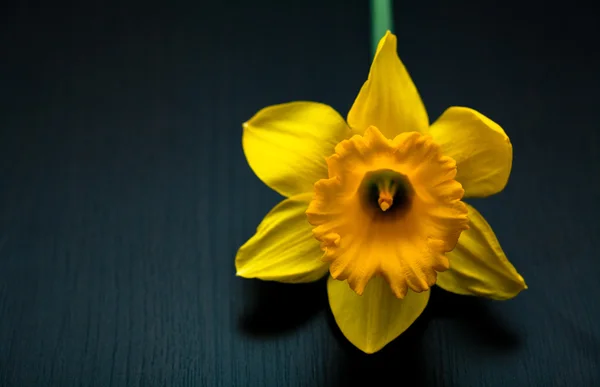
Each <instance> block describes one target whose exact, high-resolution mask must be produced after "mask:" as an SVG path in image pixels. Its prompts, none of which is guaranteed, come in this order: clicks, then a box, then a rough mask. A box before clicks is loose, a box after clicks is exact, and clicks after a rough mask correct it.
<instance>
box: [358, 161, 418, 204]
mask: <svg viewBox="0 0 600 387" xmlns="http://www.w3.org/2000/svg"><path fill="white" fill-rule="evenodd" d="M359 192H360V195H361V196H362V198H361V199H362V201H363V206H364V207H365V210H366V211H369V210H373V209H375V210H376V211H377V212H378V213H379V214H381V213H382V212H383V213H385V215H391V214H394V215H399V214H401V213H404V212H406V211H407V210H408V209H409V208H410V203H411V198H412V196H413V195H414V192H413V189H412V186H411V185H410V182H409V181H408V179H407V178H406V176H404V175H402V174H401V173H398V172H396V171H392V170H391V169H380V170H377V171H371V172H367V173H366V174H365V177H364V178H363V180H362V183H361V185H360V188H359Z"/></svg>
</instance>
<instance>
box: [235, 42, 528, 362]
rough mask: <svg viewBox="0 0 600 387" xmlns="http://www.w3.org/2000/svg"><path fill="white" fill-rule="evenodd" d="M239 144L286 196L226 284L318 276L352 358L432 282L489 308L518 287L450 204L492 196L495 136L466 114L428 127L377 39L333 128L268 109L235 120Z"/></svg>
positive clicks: (506, 146)
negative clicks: (362, 78) (484, 301)
mask: <svg viewBox="0 0 600 387" xmlns="http://www.w3.org/2000/svg"><path fill="white" fill-rule="evenodd" d="M243 148H244V152H245V155H246V158H247V160H248V163H249V165H250V167H251V168H252V170H253V171H254V173H256V175H257V176H258V177H259V178H260V179H261V180H262V181H263V182H264V183H265V184H266V185H268V186H269V187H271V188H272V189H274V190H275V191H277V192H279V193H280V194H281V195H283V196H285V197H286V199H285V200H283V201H282V202H281V203H279V204H278V205H277V206H275V207H274V208H273V209H272V210H271V211H270V212H269V213H268V214H267V215H266V217H265V218H264V220H263V221H262V223H261V224H260V225H259V226H258V229H257V231H256V234H255V235H254V236H253V237H252V238H250V239H249V240H248V241H247V242H246V243H245V244H244V245H243V246H242V247H241V248H240V249H239V251H238V253H237V256H236V269H237V275H238V276H242V277H246V278H259V279H262V280H272V281H280V282H288V283H302V282H311V281H316V280H318V279H320V278H322V277H323V276H325V275H326V274H327V272H329V273H330V276H329V279H328V282H327V290H328V296H329V304H330V306H331V310H332V312H333V315H334V317H335V321H336V322H337V324H338V326H339V328H340V329H341V331H342V332H343V334H344V335H345V336H346V338H347V339H348V340H349V341H350V342H351V343H352V344H354V345H355V346H356V347H358V348H359V349H361V350H362V351H364V352H366V353H373V352H376V351H378V350H380V349H381V348H383V347H384V346H385V345H386V344H388V343H389V342H390V341H392V340H393V339H395V338H396V337H397V336H398V335H400V334H401V333H402V332H404V331H405V330H406V329H407V328H408V327H409V326H410V325H411V324H412V323H413V322H414V321H415V320H416V318H417V317H418V316H419V315H420V314H421V312H422V311H423V310H424V308H425V306H426V305H427V302H428V300H429V294H430V292H429V289H430V288H431V287H432V286H433V285H434V284H437V285H438V286H440V287H442V288H443V289H446V290H448V291H450V292H454V293H458V294H462V295H476V296H483V297H488V298H492V299H500V300H503V299H509V298H512V297H514V296H516V295H517V294H518V293H519V292H520V291H521V290H523V289H526V288H527V287H526V285H525V281H524V280H523V277H521V276H520V275H519V273H518V272H517V271H516V270H515V268H514V267H513V265H512V264H511V263H510V262H509V261H508V260H507V258H506V256H505V254H504V252H503V251H502V248H501V247H500V244H499V242H498V239H497V238H496V236H495V234H494V232H493V231H492V229H491V227H490V226H489V225H488V223H487V222H486V221H485V219H484V218H483V217H482V216H481V214H480V213H479V212H477V210H475V209H474V208H473V207H471V206H470V205H468V204H466V203H464V202H463V201H462V199H463V198H466V197H486V196H489V195H493V194H495V193H497V192H499V191H501V190H502V189H504V187H505V186H506V183H507V181H508V177H509V174H510V170H511V165H512V145H511V143H510V140H509V138H508V136H507V135H506V133H505V132H504V130H503V129H502V128H501V127H500V126H499V125H498V124H496V123H495V122H494V121H492V120H491V119H489V118H487V117H485V116H484V115H483V114H481V113H479V112H477V111H475V110H473V109H469V108H466V107H451V108H449V109H447V110H446V111H445V112H444V113H443V114H442V116H441V117H440V118H438V119H437V121H435V122H434V123H433V124H431V125H430V124H429V119H428V116H427V112H426V110H425V107H424V106H423V103H422V101H421V98H420V96H419V94H418V92H417V89H416V87H415V85H414V84H413V82H412V80H411V78H410V76H409V75H408V73H407V71H406V69H405V67H404V65H403V64H402V62H401V61H400V58H399V57H398V55H397V52H396V37H395V36H394V35H393V34H391V33H390V32H389V31H388V32H387V33H386V34H385V36H384V37H383V38H382V39H381V40H380V42H379V45H378V47H377V52H376V54H375V57H374V59H373V63H372V65H371V69H370V73H369V77H368V79H367V81H366V83H365V84H364V85H363V87H362V89H361V90H360V92H359V94H358V97H357V98H356V101H355V102H354V105H353V106H352V108H351V110H350V112H349V114H348V119H347V123H346V122H345V121H344V119H343V118H342V117H341V116H340V115H339V114H338V113H337V112H336V111H335V110H334V109H333V108H331V107H329V106H327V105H324V104H320V103H314V102H292V103H286V104H281V105H275V106H270V107H267V108H264V109H263V110H261V111H259V112H258V113H257V114H256V115H255V116H254V117H252V118H251V119H250V120H249V121H248V122H246V123H245V124H244V125H243Z"/></svg>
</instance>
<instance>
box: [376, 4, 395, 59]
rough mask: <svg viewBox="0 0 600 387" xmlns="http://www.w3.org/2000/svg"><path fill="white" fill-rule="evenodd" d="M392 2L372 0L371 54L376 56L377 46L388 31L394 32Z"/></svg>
mask: <svg viewBox="0 0 600 387" xmlns="http://www.w3.org/2000/svg"><path fill="white" fill-rule="evenodd" d="M393 28H394V20H393V18H392V0H371V52H372V53H373V55H375V52H376V51H377V44H378V43H379V40H380V39H381V38H383V36H384V35H385V33H386V31H387V30H390V31H392V30H393Z"/></svg>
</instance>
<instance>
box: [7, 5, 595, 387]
mask: <svg viewBox="0 0 600 387" xmlns="http://www.w3.org/2000/svg"><path fill="white" fill-rule="evenodd" d="M480 3H486V4H483V5H482V4H478V5H472V4H475V2H466V1H457V2H456V1H455V2H450V3H449V2H445V1H432V2H419V1H412V2H408V1H402V2H397V5H396V15H395V21H396V23H397V28H396V33H397V34H398V37H399V50H400V55H401V57H402V58H403V60H404V61H405V63H406V65H407V67H408V69H409V71H411V73H412V75H413V78H414V80H415V82H416V84H417V86H418V87H419V89H420V91H421V94H422V96H423V99H424V101H425V104H426V105H427V107H428V110H429V113H430V117H431V118H432V119H433V118H435V117H437V116H438V115H439V114H440V113H441V112H442V111H443V110H444V109H445V108H446V107H447V106H449V105H466V106H470V107H474V108H476V109H478V110H480V111H482V112H483V113H485V114H487V115H489V116H490V117H492V118H493V119H494V120H496V121H497V122H499V123H500V124H501V125H503V127H504V128H505V129H506V131H507V132H508V134H509V135H510V137H511V139H512V142H513V144H514V167H513V173H512V177H511V180H510V182H509V185H508V187H507V188H506V190H505V191H504V192H503V193H501V194H500V195H498V196H495V197H492V198H489V199H487V200H479V201H476V202H474V204H475V205H476V206H477V207H478V208H479V209H480V210H481V212H482V213H483V214H484V215H485V216H486V217H487V219H488V220H489V222H490V223H491V224H492V226H493V227H494V228H495V230H496V233H497V235H498V237H499V239H500V241H501V243H502V244H503V247H504V249H505V251H506V252H507V254H508V256H509V257H510V258H511V260H512V261H513V262H514V264H515V266H516V267H517V268H518V269H519V270H520V272H521V273H522V274H523V276H524V277H525V279H526V280H527V283H528V285H529V290H527V291H525V292H523V293H522V294H521V295H520V296H519V297H518V298H516V299H515V300H512V301H508V302H503V303H500V302H491V301H486V300H479V299H474V298H464V297H458V296H453V295H450V294H447V293H444V292H442V291H441V290H438V291H435V292H434V294H433V298H432V302H431V304H430V305H429V306H428V308H427V310H426V313H425V314H424V315H423V316H422V317H421V318H420V319H419V320H418V321H417V323H416V324H415V325H414V326H413V327H411V328H410V329H409V331H407V332H406V333H405V334H404V335H403V336H402V337H401V338H400V339H399V340H397V341H396V342H394V343H393V344H392V345H390V346H388V347H387V348H386V349H385V350H383V351H382V352H380V353H378V354H376V355H373V356H366V355H363V354H362V353H360V352H359V351H357V350H356V349H354V348H353V347H352V346H351V345H349V344H348V343H347V342H346V341H345V339H344V338H343V337H342V336H341V334H340V333H339V331H338V329H337V327H336V326H335V323H333V320H332V317H331V314H330V312H329V309H328V307H327V302H326V294H325V287H324V284H323V283H317V284H312V285H296V286H293V285H292V286H290V285H287V286H286V285H280V284H273V283H261V282H259V281H251V280H243V279H241V278H236V277H235V275H234V264H233V258H234V255H235V252H236V249H237V248H238V246H239V245H240V244H242V243H243V242H244V241H245V240H246V239H247V238H248V237H250V236H251V235H252V233H253V232H254V230H255V227H256V226H257V225H258V223H259V221H260V220H261V218H262V216H263V215H264V214H265V213H266V212H267V211H268V210H269V209H270V208H271V207H272V206H273V205H275V204H276V203H277V201H278V200H279V198H278V196H277V195H276V194H274V193H272V192H271V191H270V190H269V189H268V188H267V187H265V186H264V185H263V184H262V183H261V182H260V181H259V180H258V179H257V178H256V177H255V176H254V175H253V174H252V172H251V170H250V168H249V167H248V166H247V164H246V162H245V159H244V156H243V153H242V149H241V126H240V124H241V123H242V122H243V121H244V120H246V119H248V118H249V117H250V116H251V115H252V114H253V113H254V112H255V111H256V110H258V109H260V108H262V107H264V106H266V105H269V104H274V103H279V102H285V101H290V100H299V99H304V100H315V101H321V102H325V103H328V104H331V105H332V106H334V107H335V108H336V109H338V110H339V111H340V112H342V114H345V113H346V112H347V110H348V108H349V107H350V105H351V103H352V102H353V98H354V97H355V95H356V93H357V91H358V89H359V87H360V86H361V84H362V82H363V81H364V80H365V77H366V75H367V72H368V67H369V64H370V53H369V52H370V49H369V46H368V45H369V35H368V34H369V25H368V4H367V2H366V1H358V0H355V1H342V0H338V1H328V2H322V1H316V0H311V1H302V2H293V3H287V2H281V1H266V0H257V1H253V2H226V4H225V3H223V4H221V3H220V2H213V3H207V4H203V3H202V2H190V3H189V4H184V3H178V4H175V3H171V4H172V5H170V6H166V5H156V4H154V3H152V2H138V3H133V2H128V3H118V2H103V3H102V2H98V3H89V2H77V3H76V4H71V5H70V6H69V5H67V4H55V5H52V6H51V5H46V6H43V7H42V8H39V7H34V6H33V5H32V4H30V3H27V2H21V3H19V4H12V5H3V6H2V7H3V8H2V10H1V11H0V22H1V23H0V32H1V34H0V39H1V40H0V44H1V46H0V47H1V48H2V50H1V52H0V385H2V386H10V387H26V386H60V387H65V386H86V387H87V386H99V387H113V386H224V387H229V386H276V387H283V386H336V385H351V384H360V383H363V384H361V385H380V384H381V385H386V386H388V385H394V386H411V387H412V386H421V385H422V386H458V387H462V386H482V387H486V386H511V387H512V386H514V387H520V386H542V387H550V386H568V387H579V386H581V387H593V386H598V385H600V323H599V321H600V307H599V306H598V305H599V304H598V298H599V296H600V281H599V280H598V273H599V272H600V258H599V253H598V247H597V243H598V239H597V238H598V236H599V235H600V233H599V226H598V215H599V214H600V200H599V199H600V185H599V179H598V176H600V160H599V159H600V147H599V136H600V135H599V131H600V128H599V124H598V122H599V120H598V90H599V89H600V75H599V72H598V68H599V64H600V60H599V57H598V44H597V41H596V38H595V36H596V34H597V33H598V27H597V24H595V18H594V15H593V11H592V10H591V8H586V7H585V6H584V5H583V4H581V5H579V4H576V3H574V2H568V3H557V5H555V6H554V5H548V3H547V2H546V3H542V2H535V3H534V2H528V3H522V2H519V3H516V2H513V3H510V2H508V3H506V2H504V3H502V5H497V6H493V5H491V4H492V3H493V2H480ZM488 3H489V4H488ZM48 4H50V3H48ZM469 4H471V5H469ZM388 378H389V381H387V380H388ZM365 382H366V383H368V384H364V383H365Z"/></svg>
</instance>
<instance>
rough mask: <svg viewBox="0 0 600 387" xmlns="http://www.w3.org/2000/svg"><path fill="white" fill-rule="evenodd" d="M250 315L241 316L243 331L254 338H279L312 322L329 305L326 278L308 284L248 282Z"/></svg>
mask: <svg viewBox="0 0 600 387" xmlns="http://www.w3.org/2000/svg"><path fill="white" fill-rule="evenodd" d="M245 285H246V290H247V291H246V292H245V293H246V294H248V293H249V294H250V296H249V297H248V298H249V299H250V300H251V301H250V303H251V307H250V308H249V310H250V311H249V312H247V313H244V314H242V315H241V316H240V319H239V327H240V329H241V330H242V331H243V332H244V333H246V334H249V335H252V336H276V335H278V334H282V333H285V332H287V331H290V330H294V329H296V328H297V327H298V326H300V325H301V324H303V323H304V322H306V321H308V320H309V319H310V318H311V317H312V316H314V315H315V314H317V313H318V312H319V311H321V310H323V309H324V308H325V307H326V306H327V305H328V304H327V288H326V278H325V279H324V280H320V281H318V282H314V283H308V284H283V283H278V282H270V281H260V280H251V281H247V283H246V284H245Z"/></svg>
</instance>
